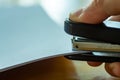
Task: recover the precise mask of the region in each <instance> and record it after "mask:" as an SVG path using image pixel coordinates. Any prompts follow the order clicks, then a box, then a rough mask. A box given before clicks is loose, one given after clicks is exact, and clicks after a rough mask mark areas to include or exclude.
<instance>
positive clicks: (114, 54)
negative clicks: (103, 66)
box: [64, 19, 120, 62]
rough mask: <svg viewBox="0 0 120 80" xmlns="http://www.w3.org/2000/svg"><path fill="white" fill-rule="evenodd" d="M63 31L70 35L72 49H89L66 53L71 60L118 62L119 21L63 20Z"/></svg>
mask: <svg viewBox="0 0 120 80" xmlns="http://www.w3.org/2000/svg"><path fill="white" fill-rule="evenodd" d="M64 28H65V32H66V33H68V34H70V35H72V36H73V38H72V49H73V51H89V52H88V53H83V54H73V55H67V56H65V57H66V58H69V59H72V60H83V61H98V62H120V36H119V34H120V23H119V22H114V21H106V22H104V23H100V24H87V23H80V22H73V21H71V20H69V19H67V20H66V21H65V26H64Z"/></svg>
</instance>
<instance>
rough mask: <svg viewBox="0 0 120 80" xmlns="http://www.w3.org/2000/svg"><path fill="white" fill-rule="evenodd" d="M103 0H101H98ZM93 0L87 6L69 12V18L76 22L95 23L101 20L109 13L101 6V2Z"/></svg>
mask: <svg viewBox="0 0 120 80" xmlns="http://www.w3.org/2000/svg"><path fill="white" fill-rule="evenodd" d="M100 1H103V0H100ZM100 1H98V2H96V0H94V1H93V2H92V3H91V4H90V5H89V6H88V7H86V8H84V9H81V10H78V11H76V12H73V13H71V14H70V19H71V20H72V21H76V22H84V23H90V24H97V23H101V22H103V21H104V20H105V19H107V18H108V17H109V16H110V15H108V14H107V13H106V12H105V11H104V9H103V7H102V2H100Z"/></svg>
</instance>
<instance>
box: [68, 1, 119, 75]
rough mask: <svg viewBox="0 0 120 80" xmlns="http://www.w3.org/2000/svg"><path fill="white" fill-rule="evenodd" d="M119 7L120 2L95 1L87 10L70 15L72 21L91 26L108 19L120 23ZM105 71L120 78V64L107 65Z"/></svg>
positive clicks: (99, 63)
mask: <svg viewBox="0 0 120 80" xmlns="http://www.w3.org/2000/svg"><path fill="white" fill-rule="evenodd" d="M119 5H120V0H93V1H92V2H91V4H90V5H89V6H87V7H86V8H84V9H80V10H77V11H75V12H73V13H70V19H71V20H72V21H76V22H84V23H90V24H97V23H101V22H103V21H104V20H106V19H107V18H108V17H110V18H109V20H113V21H120V6H119ZM111 16H112V17H111ZM88 64H89V65H90V66H94V67H96V66H99V65H101V64H102V63H101V62H88ZM105 69H106V71H107V72H108V73H109V74H110V75H112V76H115V77H120V62H114V63H105Z"/></svg>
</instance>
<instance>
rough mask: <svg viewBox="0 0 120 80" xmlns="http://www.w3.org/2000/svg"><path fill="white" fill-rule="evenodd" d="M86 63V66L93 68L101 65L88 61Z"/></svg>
mask: <svg viewBox="0 0 120 80" xmlns="http://www.w3.org/2000/svg"><path fill="white" fill-rule="evenodd" d="M87 63H88V65H90V66H93V67H97V66H100V65H101V64H102V62H91V61H88V62H87Z"/></svg>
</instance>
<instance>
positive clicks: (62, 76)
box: [0, 57, 119, 80]
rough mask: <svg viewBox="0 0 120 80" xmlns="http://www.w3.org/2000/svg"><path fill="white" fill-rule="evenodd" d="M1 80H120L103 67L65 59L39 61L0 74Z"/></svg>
mask: <svg viewBox="0 0 120 80" xmlns="http://www.w3.org/2000/svg"><path fill="white" fill-rule="evenodd" d="M0 80H119V79H115V78H112V77H111V76H110V75H109V74H107V73H106V72H105V70H104V67H103V65H102V66H100V67H97V68H93V67H90V66H88V65H87V64H86V62H82V61H73V63H72V62H71V61H69V60H67V59H65V58H63V57H58V58H52V59H47V60H44V61H38V62H35V63H31V64H28V65H25V66H22V67H18V68H15V69H12V70H9V71H6V72H2V73H0Z"/></svg>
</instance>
